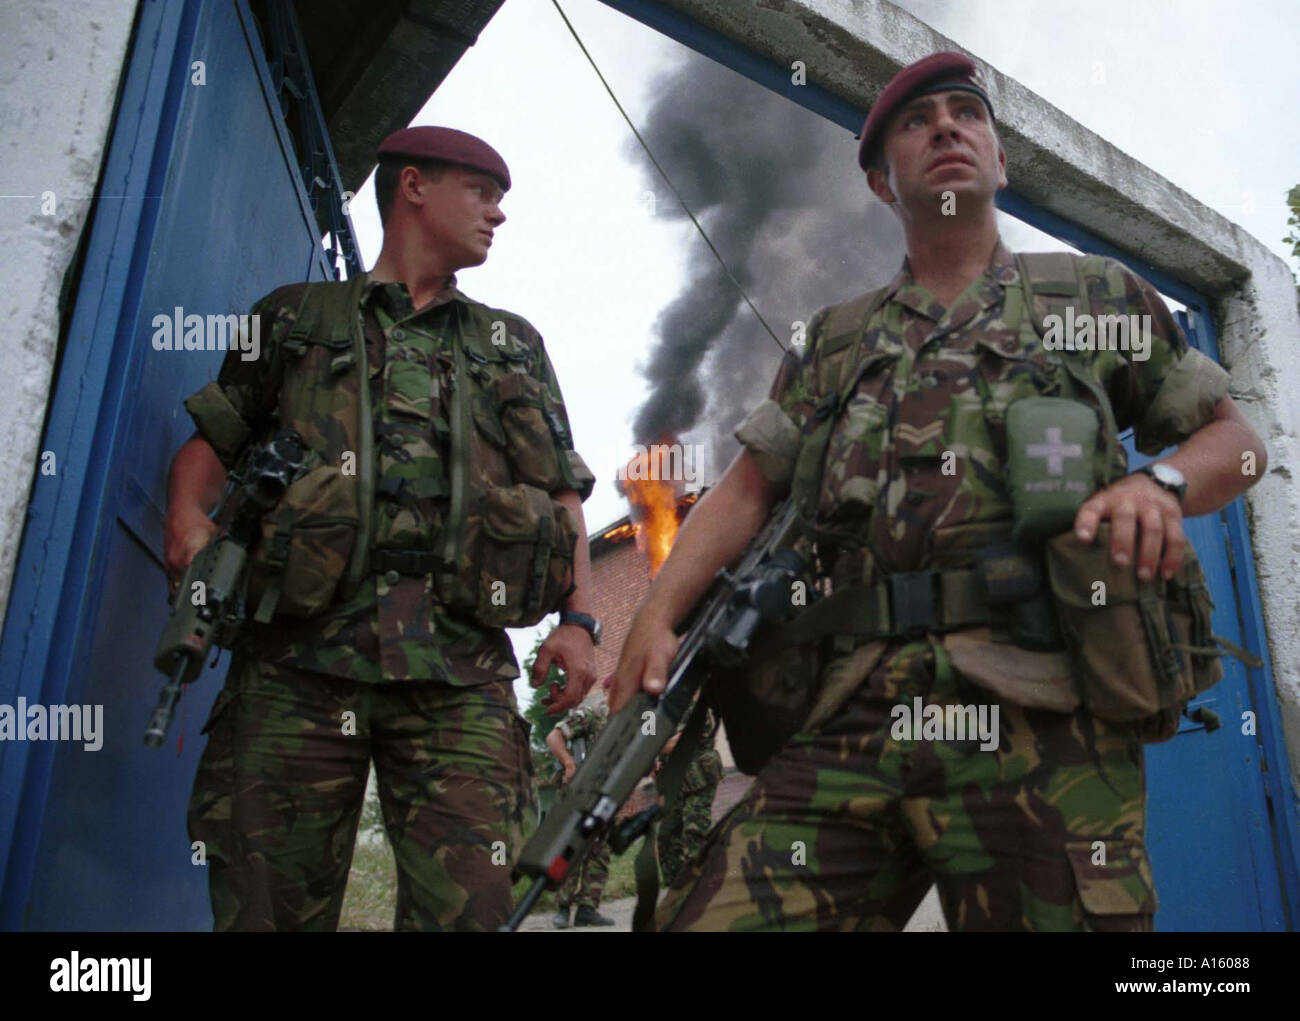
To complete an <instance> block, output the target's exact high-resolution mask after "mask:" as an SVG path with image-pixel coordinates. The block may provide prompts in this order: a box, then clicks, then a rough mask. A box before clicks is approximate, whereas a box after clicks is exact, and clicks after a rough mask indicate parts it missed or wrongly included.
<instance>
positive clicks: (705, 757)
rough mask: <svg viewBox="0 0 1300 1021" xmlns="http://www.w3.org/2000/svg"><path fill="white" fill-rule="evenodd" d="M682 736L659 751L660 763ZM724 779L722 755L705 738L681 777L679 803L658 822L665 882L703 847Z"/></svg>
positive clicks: (670, 739) (675, 735)
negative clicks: (715, 798)
mask: <svg viewBox="0 0 1300 1021" xmlns="http://www.w3.org/2000/svg"><path fill="white" fill-rule="evenodd" d="M697 711H701V710H697ZM711 732H712V728H706V731H705V733H706V734H707V733H711ZM680 737H681V734H674V735H673V736H672V737H671V738H669V740H668V743H667V744H666V745H664V747H663V751H661V752H660V753H659V757H660V761H661V762H662V761H666V760H667V758H668V756H669V755H671V754H672V751H673V749H674V748H676V747H677V741H678V739H679V738H680ZM721 782H722V756H721V755H719V754H718V751H717V749H716V748H714V747H713V742H712V741H710V740H708V739H707V738H705V739H702V740H701V742H700V746H699V747H698V748H697V749H696V751H695V754H694V755H693V756H692V757H691V761H690V764H689V765H688V766H687V767H686V773H685V774H684V775H683V777H682V789H681V793H680V794H679V795H678V797H677V803H676V804H675V805H673V807H672V809H671V811H669V812H667V814H666V815H665V816H664V817H663V820H662V821H661V823H660V825H659V838H658V839H659V870H660V872H662V873H663V877H664V883H665V884H668V883H671V882H672V881H673V880H674V879H676V878H677V874H678V873H679V872H681V870H682V866H684V865H685V864H686V863H687V862H688V861H691V860H692V859H693V858H694V857H695V856H696V855H697V854H699V852H700V848H702V847H703V846H704V841H705V838H707V837H708V835H709V830H710V828H712V826H713V799H714V797H715V795H717V793H718V784H719V783H721Z"/></svg>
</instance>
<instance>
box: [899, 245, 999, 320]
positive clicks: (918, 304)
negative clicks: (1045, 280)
mask: <svg viewBox="0 0 1300 1021" xmlns="http://www.w3.org/2000/svg"><path fill="white" fill-rule="evenodd" d="M1019 280H1020V273H1019V271H1018V270H1017V269H1016V257H1015V256H1014V255H1013V254H1012V253H1011V250H1010V249H1009V248H1007V246H1006V245H1005V244H1004V243H1003V241H1002V237H1001V236H1000V235H999V237H998V243H997V245H996V246H995V247H994V249H993V255H992V257H991V258H990V259H989V264H988V267H987V268H986V269H985V270H984V276H983V277H982V278H981V280H980V282H979V283H980V290H981V291H986V290H987V289H988V288H990V287H992V286H993V285H998V286H1000V287H1002V288H1006V287H1010V286H1011V285H1013V284H1016V283H1018V282H1019ZM927 294H928V292H926V291H925V290H924V289H923V288H922V287H921V286H920V285H918V284H917V282H916V278H915V277H913V276H912V263H911V261H910V260H909V259H908V258H907V256H903V265H902V268H901V269H899V271H898V273H897V274H896V275H895V276H894V279H893V280H891V281H890V282H889V285H888V290H886V292H885V301H886V302H890V301H899V302H901V303H902V304H903V305H906V306H907V307H908V308H910V309H912V310H913V311H915V312H919V313H920V314H922V315H925V316H929V317H930V318H932V319H935V320H936V321H937V320H938V318H939V317H940V316H936V315H932V313H934V312H938V313H940V315H941V314H942V313H943V312H944V311H945V310H944V309H943V308H942V306H940V305H939V304H938V303H937V302H933V301H931V302H927V301H926V300H925V299H926V295H927ZM984 297H986V298H988V299H992V298H993V297H994V295H993V294H992V293H988V294H985V295H984Z"/></svg>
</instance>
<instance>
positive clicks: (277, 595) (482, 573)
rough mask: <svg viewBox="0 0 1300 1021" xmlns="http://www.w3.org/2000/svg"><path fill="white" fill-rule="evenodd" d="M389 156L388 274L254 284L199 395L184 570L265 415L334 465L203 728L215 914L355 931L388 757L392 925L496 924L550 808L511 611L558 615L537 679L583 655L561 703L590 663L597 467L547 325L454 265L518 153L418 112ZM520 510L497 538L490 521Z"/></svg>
mask: <svg viewBox="0 0 1300 1021" xmlns="http://www.w3.org/2000/svg"><path fill="white" fill-rule="evenodd" d="M378 155H379V170H378V173H377V174H376V192H377V195H378V200H379V209H380V215H381V217H382V219H383V222H384V242H383V247H382V250H381V252H380V255H379V259H378V261H377V262H376V263H375V267H374V269H372V270H371V271H370V272H369V273H362V274H358V275H356V276H354V277H353V278H351V279H349V280H347V281H327V282H309V283H304V282H297V283H293V284H289V285H287V286H284V287H280V288H278V289H276V290H275V291H272V292H271V293H270V294H268V295H267V296H266V297H264V298H263V299H262V300H261V301H259V302H258V303H257V305H256V306H255V307H254V315H253V318H254V320H255V321H259V320H260V321H261V322H262V323H264V324H266V325H265V331H266V333H265V343H264V344H263V346H262V354H261V356H260V357H257V358H254V359H253V360H251V361H249V360H244V359H243V358H242V357H241V356H240V351H239V349H238V348H233V349H232V350H231V352H230V354H229V355H228V356H227V359H226V362H225V364H224V365H223V366H222V369H221V373H220V375H219V376H218V378H217V379H216V380H215V381H213V382H212V383H210V384H208V385H207V386H205V387H204V388H203V389H202V390H200V391H199V392H198V393H197V394H194V395H193V396H191V397H190V398H189V400H187V402H186V407H187V409H188V410H189V412H190V414H191V416H192V417H193V418H194V421H195V424H196V426H197V427H198V430H199V431H198V434H196V436H195V437H194V438H193V439H192V440H191V441H190V442H189V443H187V444H186V445H185V447H183V448H182V449H181V451H180V453H178V454H177V456H176V459H175V461H174V463H173V468H172V480H171V485H170V486H169V489H168V493H169V502H168V515H167V540H166V556H167V564H168V568H169V571H170V572H171V574H172V576H173V578H176V577H177V576H178V575H179V573H180V572H181V571H183V570H184V568H185V567H186V565H187V564H188V563H189V562H190V560H191V559H192V558H193V556H194V555H195V553H196V552H197V551H198V550H199V549H201V548H202V547H203V546H204V545H205V544H206V543H207V542H208V541H209V540H210V539H211V537H212V535H213V532H214V531H215V530H216V528H217V526H216V524H215V523H214V522H212V521H211V520H210V519H209V518H208V516H207V515H208V512H209V510H210V509H211V502H212V499H211V498H212V494H214V493H220V492H221V490H222V489H223V488H224V485H225V481H226V472H227V471H228V470H229V469H231V468H233V467H235V466H236V465H237V464H238V463H239V462H240V461H241V459H242V458H243V456H244V454H245V452H247V451H249V450H256V449H257V448H258V447H259V446H261V445H262V444H264V443H265V442H266V441H267V439H268V437H269V435H270V434H271V432H272V431H273V430H275V429H280V428H283V429H291V430H293V431H295V432H296V433H298V434H299V435H300V436H301V437H302V439H303V443H304V445H305V446H306V447H307V448H308V454H309V455H310V456H311V457H312V458H313V461H312V462H309V463H312V464H313V467H315V466H316V465H319V467H318V468H316V470H313V471H312V472H310V473H308V474H307V475H305V476H303V477H302V478H301V479H298V480H296V481H295V482H294V483H293V485H291V486H290V488H289V491H288V493H287V494H286V496H285V497H284V499H282V500H281V502H280V505H279V506H278V507H277V508H275V509H274V511H272V512H271V513H272V515H274V518H275V521H276V522H277V528H278V529H279V530H280V531H279V532H278V533H277V542H283V543H284V546H283V549H284V550H285V552H284V553H283V555H282V556H280V557H278V558H272V557H271V552H270V550H271V547H270V544H269V543H265V544H262V545H259V546H258V547H256V549H255V551H254V553H253V554H252V559H251V563H252V568H251V570H250V578H256V579H258V580H257V581H256V582H253V581H250V590H249V605H250V614H251V613H252V611H253V610H254V609H255V610H256V613H255V616H254V619H252V620H249V621H247V622H246V630H245V631H244V632H243V633H242V634H241V647H240V650H239V652H238V653H237V655H236V656H235V657H234V658H233V659H232V663H231V667H230V673H229V676H228V678H227V681H226V687H225V689H224V690H223V691H222V693H221V695H220V696H219V698H218V701H217V704H216V706H215V708H214V709H213V712H212V716H211V719H210V721H209V725H208V727H207V728H205V730H204V733H206V734H208V735H209V743H208V745H207V747H206V748H205V750H204V754H203V759H202V761H201V763H200V766H199V772H198V775H197V776H196V778H195V782H194V794H193V800H192V801H191V806H190V813H189V825H190V832H191V833H192V834H193V836H192V838H191V839H193V840H196V841H201V842H202V843H203V845H204V846H205V847H206V848H207V855H208V860H209V862H210V868H209V872H208V878H209V884H210V891H211V897H212V905H213V919H214V924H215V927H216V928H217V929H247V930H285V929H333V928H335V927H336V926H337V925H338V921H339V915H340V911H341V910H342V904H343V894H344V890H345V889H346V885H347V877H348V869H349V866H350V863H351V860H352V848H353V839H352V834H353V833H354V832H355V830H356V827H357V820H358V819H359V817H360V815H361V811H362V806H363V804H364V795H365V789H366V777H367V775H368V773H369V771H370V767H371V764H372V763H373V767H374V771H375V776H376V780H377V787H378V791H379V800H380V804H381V805H382V807H383V811H384V818H385V821H386V824H387V832H388V835H389V838H390V842H391V845H392V849H393V854H394V859H395V864H396V870H397V906H396V914H395V917H394V920H393V925H394V928H397V929H439V930H451V929H454V930H483V929H489V930H490V929H494V928H496V927H497V926H499V925H500V924H501V923H502V922H504V921H505V920H506V917H507V916H508V914H509V912H510V907H511V884H510V869H509V867H508V865H509V864H510V860H511V858H512V857H513V855H514V854H515V852H516V850H517V847H518V842H519V841H520V839H521V836H522V831H523V828H524V826H525V824H526V822H527V821H528V820H529V819H530V818H531V817H532V815H533V811H532V791H531V783H530V778H529V773H530V765H529V756H530V753H529V747H528V738H527V730H526V728H521V727H520V725H519V723H520V717H519V715H518V705H517V700H516V697H515V693H514V684H513V682H514V678H516V677H517V676H518V675H519V666H518V664H517V662H516V658H515V655H514V651H513V649H512V646H511V641H510V637H509V635H507V633H506V630H505V629H506V628H507V627H525V626H531V625H532V624H534V623H537V622H538V621H539V620H540V619H542V618H543V617H544V616H545V615H546V614H547V613H550V612H552V611H559V612H560V624H559V626H557V627H556V628H555V629H554V630H552V631H551V633H550V634H549V635H548V636H547V638H546V640H545V641H544V642H543V643H542V645H541V647H540V649H539V650H538V653H537V656H536V659H535V663H536V666H535V669H534V672H533V677H534V679H535V684H536V685H540V684H541V683H542V681H543V679H544V678H545V677H546V676H547V673H548V668H549V666H550V664H551V663H552V662H554V663H556V664H558V665H559V666H561V667H563V669H564V671H565V677H566V679H565V682H564V690H563V691H562V692H561V691H560V690H559V687H560V685H558V684H557V685H553V686H552V690H551V699H550V700H549V705H550V708H551V709H552V711H554V712H562V711H564V710H566V709H569V708H572V707H573V706H574V705H576V704H577V703H578V702H579V701H580V700H581V698H582V697H583V695H584V694H585V693H586V690H587V688H588V687H589V686H590V684H591V683H592V681H593V680H594V679H595V653H594V651H593V648H592V646H593V642H594V641H595V640H597V639H598V637H599V624H598V623H597V621H596V620H595V618H594V617H592V616H590V613H591V610H592V596H591V569H590V560H589V557H588V547H587V538H586V526H585V524H584V522H583V515H582V501H583V500H585V499H586V498H587V496H589V495H590V493H591V489H592V485H593V483H594V481H595V480H594V478H593V476H592V474H591V471H590V469H588V467H587V465H586V464H585V462H584V461H583V460H582V458H581V457H580V456H579V455H578V453H577V451H576V450H574V444H573V434H572V430H571V428H570V425H569V417H568V412H567V411H566V409H565V406H564V398H563V395H562V394H561V391H560V385H559V381H558V380H557V378H556V375H555V370H554V368H553V366H552V365H551V361H550V357H549V356H548V354H547V351H546V347H545V345H544V344H543V342H542V337H541V335H540V334H539V333H538V331H537V330H536V329H535V328H534V327H533V326H532V324H531V323H529V322H528V320H526V319H525V318H523V317H522V316H520V315H517V314H515V313H514V312H511V311H509V310H507V309H503V308H497V307H490V306H488V305H486V304H484V303H482V302H479V301H475V300H474V299H472V298H470V297H468V296H466V295H465V294H463V293H461V291H460V290H459V289H458V287H457V286H456V273H457V271H458V270H461V269H463V268H466V267H470V266H477V265H479V264H481V263H482V262H483V261H484V260H485V259H486V258H487V255H488V250H489V248H490V247H491V245H492V237H493V233H494V232H495V231H496V229H497V228H498V227H500V226H501V224H503V223H504V222H505V214H504V213H502V212H501V207H500V202H501V197H502V195H504V193H505V191H506V189H508V188H509V187H510V171H509V170H508V169H507V167H506V163H505V160H503V159H502V158H501V155H500V154H499V153H498V152H497V151H496V150H495V149H493V148H492V147H491V146H489V145H488V144H487V143H486V142H483V141H481V140H480V139H478V138H475V137H474V136H473V135H468V134H466V133H465V132H463V131H455V130H453V129H451V128H441V127H415V128H405V129H403V130H401V131H398V132H396V133H394V134H393V135H390V136H389V137H388V138H387V139H385V140H384V142H383V144H382V145H380V147H379V153H378ZM322 494H330V495H328V496H325V495H322ZM290 495H292V496H293V497H294V499H293V500H291V499H290ZM494 501H495V502H494ZM525 504H526V507H527V509H526V510H524V511H522V512H520V511H511V515H512V516H511V517H510V519H509V520H508V522H507V524H506V525H505V526H499V527H500V528H502V529H504V533H505V534H504V535H501V534H500V532H499V531H498V532H496V533H494V532H493V531H492V525H490V524H486V522H488V521H489V520H491V521H493V522H495V521H498V520H500V518H501V517H502V514H501V513H500V512H498V514H497V517H496V518H491V519H489V513H490V509H491V508H492V507H495V506H504V507H508V508H516V507H521V506H524V505H525ZM267 520H268V521H269V520H270V516H269V515H268V518H267ZM268 558H270V559H268ZM521 558H522V559H521ZM520 564H529V565H531V567H530V568H529V569H528V570H525V569H524V568H523V567H521V566H520ZM263 579H265V580H263ZM253 584H257V585H258V586H260V589H259V591H260V594H255V593H254V592H253V589H252V587H251V586H252V585H253ZM254 691H255V692H256V695H254V694H253V692H254ZM271 707H275V708H271ZM285 707H291V709H287V708H285ZM340 714H342V716H343V717H350V720H348V721H346V722H345V726H344V727H342V728H340V719H341V716H340ZM286 726H287V727H288V729H289V731H292V733H291V734H288V732H287V731H286V730H285V729H284V727H286ZM234 735H238V736H237V737H235V736H234ZM286 739H287V741H288V744H289V745H292V754H291V755H288V754H285V751H284V749H285V748H286V747H288V745H286V743H285V742H286ZM249 820H252V821H251V822H250V821H249Z"/></svg>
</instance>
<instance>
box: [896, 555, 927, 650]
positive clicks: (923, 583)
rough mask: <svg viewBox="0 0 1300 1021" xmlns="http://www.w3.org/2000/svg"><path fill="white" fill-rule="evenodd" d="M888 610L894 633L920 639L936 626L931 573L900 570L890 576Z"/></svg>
mask: <svg viewBox="0 0 1300 1021" xmlns="http://www.w3.org/2000/svg"><path fill="white" fill-rule="evenodd" d="M889 609H890V614H891V616H892V617H893V625H894V633H895V634H898V635H901V636H903V637H905V638H919V637H921V636H922V635H924V634H925V632H926V631H927V630H928V629H930V628H933V627H934V626H935V622H936V618H935V599H934V572H933V571H903V572H900V573H897V574H891V575H889Z"/></svg>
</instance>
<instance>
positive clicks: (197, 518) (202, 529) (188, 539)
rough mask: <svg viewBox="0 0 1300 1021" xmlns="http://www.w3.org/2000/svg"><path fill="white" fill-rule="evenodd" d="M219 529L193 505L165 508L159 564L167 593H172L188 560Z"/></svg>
mask: <svg viewBox="0 0 1300 1021" xmlns="http://www.w3.org/2000/svg"><path fill="white" fill-rule="evenodd" d="M220 530H221V529H220V526H218V525H217V523H216V522H215V521H213V520H212V519H211V518H209V517H208V516H207V515H206V514H204V513H203V512H202V511H200V510H198V509H197V508H193V509H191V510H180V509H179V508H178V507H169V508H168V511H167V520H166V522H165V524H164V529H163V564H164V568H165V570H166V572H167V590H168V592H169V593H170V594H175V592H176V586H177V585H179V584H180V581H181V578H182V577H183V576H184V574H185V569H186V568H187V567H189V566H190V561H191V560H193V559H194V557H195V555H196V554H197V553H198V552H199V551H200V550H202V549H203V548H204V547H205V546H206V545H207V544H208V543H209V542H211V541H212V537H213V536H214V535H216V533H217V532H219V531H220Z"/></svg>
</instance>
